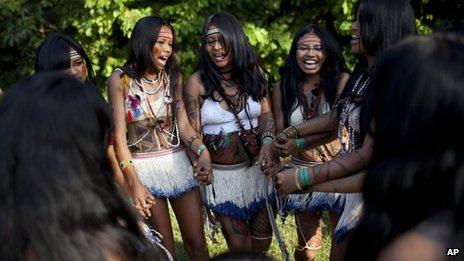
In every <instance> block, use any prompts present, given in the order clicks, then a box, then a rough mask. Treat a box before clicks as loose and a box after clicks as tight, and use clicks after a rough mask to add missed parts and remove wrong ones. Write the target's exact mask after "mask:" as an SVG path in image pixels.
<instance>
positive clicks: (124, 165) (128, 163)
mask: <svg viewBox="0 0 464 261" xmlns="http://www.w3.org/2000/svg"><path fill="white" fill-rule="evenodd" d="M129 166H134V162H133V161H132V159H128V160H122V161H121V162H119V168H120V169H121V171H123V170H124V169H125V168H127V167H129Z"/></svg>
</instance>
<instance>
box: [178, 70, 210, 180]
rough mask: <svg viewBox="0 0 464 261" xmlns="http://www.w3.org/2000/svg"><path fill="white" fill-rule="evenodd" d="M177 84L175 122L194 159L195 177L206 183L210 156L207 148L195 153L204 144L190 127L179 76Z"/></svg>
mask: <svg viewBox="0 0 464 261" xmlns="http://www.w3.org/2000/svg"><path fill="white" fill-rule="evenodd" d="M178 83H179V84H178V86H176V97H177V98H178V100H179V101H178V102H179V103H178V108H177V114H176V115H177V122H178V124H179V129H180V137H181V139H182V141H183V142H184V143H185V144H186V145H187V146H188V147H189V149H190V150H188V151H189V153H190V155H189V156H190V158H191V159H192V158H194V159H196V160H195V161H194V164H193V166H194V168H195V177H196V178H197V180H198V181H199V182H200V184H202V185H208V184H210V183H211V175H210V174H211V173H212V170H211V168H212V167H211V157H210V155H209V152H208V150H206V149H200V151H201V154H200V155H197V154H196V153H195V152H197V153H198V151H199V148H200V146H202V145H203V146H204V144H203V142H202V140H201V139H200V138H201V135H200V134H199V133H198V132H197V131H196V130H195V129H194V128H193V127H192V125H191V123H190V121H189V118H188V117H187V111H186V107H185V104H184V99H183V93H184V88H183V84H182V78H181V77H179V80H178Z"/></svg>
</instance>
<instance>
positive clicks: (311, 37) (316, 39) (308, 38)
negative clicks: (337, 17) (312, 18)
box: [298, 33, 321, 44]
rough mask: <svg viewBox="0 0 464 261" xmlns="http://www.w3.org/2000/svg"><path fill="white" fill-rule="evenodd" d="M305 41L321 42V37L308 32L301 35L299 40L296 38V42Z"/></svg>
mask: <svg viewBox="0 0 464 261" xmlns="http://www.w3.org/2000/svg"><path fill="white" fill-rule="evenodd" d="M306 42H318V43H320V42H321V38H320V37H319V36H317V35H316V34H313V33H311V34H309V35H307V36H303V37H301V38H300V39H299V40H298V44H299V43H306Z"/></svg>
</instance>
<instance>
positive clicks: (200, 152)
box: [197, 143, 206, 156]
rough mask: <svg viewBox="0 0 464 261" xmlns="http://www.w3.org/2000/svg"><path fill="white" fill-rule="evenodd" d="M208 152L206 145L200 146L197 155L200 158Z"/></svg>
mask: <svg viewBox="0 0 464 261" xmlns="http://www.w3.org/2000/svg"><path fill="white" fill-rule="evenodd" d="M205 150H206V146H205V144H203V143H202V144H200V146H198V149H197V154H198V156H201V154H202V153H203V152H204V151H205Z"/></svg>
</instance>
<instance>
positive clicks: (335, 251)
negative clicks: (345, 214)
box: [329, 211, 343, 261]
mask: <svg viewBox="0 0 464 261" xmlns="http://www.w3.org/2000/svg"><path fill="white" fill-rule="evenodd" d="M329 218H330V230H331V231H332V246H331V248H330V260H331V261H336V260H342V257H343V255H342V254H341V252H342V251H343V249H342V247H343V246H342V245H339V244H336V243H335V240H334V234H335V228H336V227H337V224H338V216H337V214H336V213H335V212H333V211H329Z"/></svg>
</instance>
